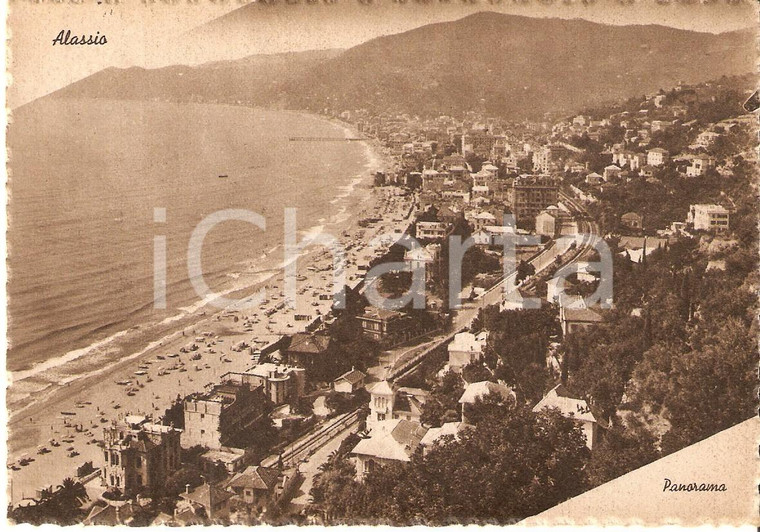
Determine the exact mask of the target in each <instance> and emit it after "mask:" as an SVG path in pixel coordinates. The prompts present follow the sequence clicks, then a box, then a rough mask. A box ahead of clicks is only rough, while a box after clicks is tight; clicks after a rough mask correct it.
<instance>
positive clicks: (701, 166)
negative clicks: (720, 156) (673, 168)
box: [686, 155, 715, 177]
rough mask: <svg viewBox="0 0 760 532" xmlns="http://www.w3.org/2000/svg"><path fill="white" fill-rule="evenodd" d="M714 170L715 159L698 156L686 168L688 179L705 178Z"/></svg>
mask: <svg viewBox="0 0 760 532" xmlns="http://www.w3.org/2000/svg"><path fill="white" fill-rule="evenodd" d="M712 168H715V157H711V156H709V155H697V156H695V157H694V158H693V159H692V160H691V162H690V163H689V166H687V167H686V175H687V176H688V177H699V176H703V175H705V173H707V171H708V170H710V169H712Z"/></svg>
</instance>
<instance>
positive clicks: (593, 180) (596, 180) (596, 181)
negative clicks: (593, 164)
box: [586, 172, 604, 186]
mask: <svg viewBox="0 0 760 532" xmlns="http://www.w3.org/2000/svg"><path fill="white" fill-rule="evenodd" d="M603 181H604V178H603V177H602V176H601V175H600V174H597V173H596V172H591V173H590V174H588V175H587V176H586V184H587V185H591V186H597V185H601V184H602V182H603Z"/></svg>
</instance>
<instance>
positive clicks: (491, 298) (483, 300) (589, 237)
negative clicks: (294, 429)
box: [261, 192, 598, 467]
mask: <svg viewBox="0 0 760 532" xmlns="http://www.w3.org/2000/svg"><path fill="white" fill-rule="evenodd" d="M560 198H561V200H562V201H563V202H564V203H565V204H566V205H567V206H568V207H569V208H570V210H571V211H572V213H573V214H575V217H576V223H577V230H576V236H577V237H578V239H577V240H576V246H575V247H574V248H572V247H569V248H567V249H565V250H559V249H558V248H557V244H556V243H555V244H554V245H553V246H550V247H548V248H546V249H544V250H543V251H541V252H539V253H538V254H536V255H535V256H534V257H533V258H532V259H531V261H530V263H531V264H533V265H534V266H535V267H536V274H535V275H534V276H532V277H531V279H529V280H527V281H526V282H524V283H522V284H521V285H520V288H523V289H527V290H530V289H532V288H535V284H536V281H537V279H538V274H539V273H541V272H542V271H544V270H546V269H548V267H549V266H551V265H553V264H555V261H556V258H557V257H560V264H559V265H558V267H559V268H561V267H564V266H566V265H568V264H572V263H573V262H575V261H578V260H579V259H580V258H581V257H582V256H583V254H584V253H586V252H587V251H588V250H590V249H592V247H593V244H594V241H595V239H596V238H597V236H596V235H597V234H598V227H597V225H596V223H595V222H593V221H589V220H588V219H587V216H588V213H587V212H586V211H585V209H584V208H583V206H582V205H581V204H580V203H578V202H577V201H576V200H575V199H574V198H572V197H571V196H569V195H568V194H566V193H564V192H560ZM516 276H517V272H511V273H510V274H508V275H506V276H505V277H504V278H502V279H501V280H500V281H499V282H498V283H496V285H494V286H493V287H491V288H490V289H489V290H488V291H487V292H486V293H485V294H483V296H481V297H480V298H478V299H477V300H476V301H475V304H474V305H472V306H468V307H465V308H462V309H460V310H459V311H457V316H456V318H455V322H454V332H450V333H448V334H445V335H443V336H441V337H440V338H439V339H437V340H436V341H435V342H433V343H431V344H430V345H429V346H427V348H426V349H425V350H424V351H422V352H421V353H419V354H417V355H415V356H414V357H413V358H411V359H410V360H406V361H404V362H403V363H402V364H401V365H399V366H398V367H394V368H391V370H390V372H389V373H388V374H387V379H388V380H390V381H397V380H399V379H402V378H403V377H405V376H407V375H409V374H411V373H413V372H414V371H415V370H416V369H417V368H418V367H419V365H420V363H421V362H422V361H423V360H424V359H425V358H426V357H427V356H428V355H429V354H430V353H432V352H433V351H434V350H435V349H437V348H439V347H441V346H442V345H444V344H445V343H447V342H449V341H450V340H451V339H452V338H453V337H454V335H455V334H456V333H458V332H461V331H463V330H466V329H467V327H469V325H470V324H471V323H472V320H473V319H475V317H476V316H477V313H478V311H479V310H480V309H481V308H484V307H486V306H489V305H493V304H498V303H500V302H501V298H502V290H503V287H504V283H507V282H509V283H512V284H513V285H514V281H515V278H516ZM358 422H359V409H358V408H357V409H355V410H352V411H351V412H348V413H346V414H343V415H341V416H338V417H337V418H335V419H333V420H330V421H329V422H327V423H326V424H325V425H324V426H321V427H318V428H317V429H313V430H312V431H311V432H308V433H307V434H305V435H304V436H302V437H301V438H299V439H298V440H296V441H295V442H294V443H293V444H291V445H289V446H287V447H286V448H285V449H284V450H283V452H282V453H280V454H278V455H271V456H269V457H268V458H266V459H264V461H262V462H261V465H263V466H265V467H272V466H275V465H277V463H278V462H279V461H280V460H282V462H283V463H291V464H292V463H296V462H299V461H301V460H303V459H304V458H307V457H308V456H310V455H311V454H313V453H314V452H315V451H316V450H317V449H319V448H320V447H322V446H323V445H325V443H327V442H328V441H329V440H330V439H331V438H333V437H334V436H335V435H337V434H339V433H340V432H343V431H344V430H346V429H347V428H349V427H351V426H352V425H354V424H358Z"/></svg>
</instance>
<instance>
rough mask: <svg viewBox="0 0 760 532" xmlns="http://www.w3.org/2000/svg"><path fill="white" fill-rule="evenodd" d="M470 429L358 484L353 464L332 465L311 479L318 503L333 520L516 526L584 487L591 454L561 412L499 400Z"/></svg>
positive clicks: (485, 404)
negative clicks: (509, 524)
mask: <svg viewBox="0 0 760 532" xmlns="http://www.w3.org/2000/svg"><path fill="white" fill-rule="evenodd" d="M494 401H495V399H494V398H490V399H489V400H488V401H484V402H483V403H481V404H480V405H477V404H476V405H475V407H476V408H479V409H480V410H481V414H482V415H480V416H477V417H478V418H479V419H478V422H477V424H476V425H475V426H474V427H473V428H472V429H466V430H464V431H463V432H461V433H460V434H459V436H458V438H457V439H456V440H454V439H453V438H451V437H446V438H447V439H448V441H447V443H446V444H445V445H441V446H436V447H434V448H433V449H432V450H431V451H430V452H429V453H427V454H426V455H424V456H423V455H422V454H421V453H417V454H415V455H414V456H413V457H412V459H411V461H410V462H408V463H401V462H399V463H396V464H393V465H389V466H387V467H381V468H378V469H376V470H375V471H373V472H372V473H370V474H369V476H368V478H367V479H366V481H365V482H364V483H359V482H357V481H356V480H355V479H354V477H355V473H356V472H355V469H354V466H353V464H352V463H350V462H349V461H347V460H345V459H338V460H335V461H333V462H330V463H328V465H327V466H326V467H325V469H324V471H323V472H322V473H320V474H319V475H318V476H317V477H316V478H315V481H314V488H313V489H312V492H311V493H312V497H313V505H312V507H311V508H310V510H311V511H312V512H313V513H318V514H320V515H322V517H323V518H324V519H325V520H326V521H327V522H328V523H330V524H339V523H343V522H350V523H352V524H357V523H388V524H394V525H402V524H403V525H410V524H429V525H445V524H451V523H511V522H515V521H516V520H519V519H522V518H525V517H527V516H530V515H533V514H535V513H538V512H540V511H542V510H544V509H546V508H549V507H551V506H553V505H555V504H557V503H559V502H561V501H562V500H564V499H566V498H568V497H570V496H573V495H575V494H577V493H579V492H580V491H582V490H583V489H584V488H585V478H584V473H583V468H584V465H585V464H586V463H587V459H588V449H587V448H586V445H585V442H584V440H583V436H582V434H581V432H580V429H579V428H578V427H576V426H575V425H574V424H573V422H572V421H570V420H568V419H566V418H564V417H562V416H560V415H559V414H558V413H556V412H541V413H533V412H531V411H530V409H528V408H525V407H522V406H516V405H515V404H514V403H511V404H509V405H504V404H497V403H495V402H494Z"/></svg>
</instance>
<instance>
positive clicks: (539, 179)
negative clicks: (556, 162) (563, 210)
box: [512, 175, 560, 222]
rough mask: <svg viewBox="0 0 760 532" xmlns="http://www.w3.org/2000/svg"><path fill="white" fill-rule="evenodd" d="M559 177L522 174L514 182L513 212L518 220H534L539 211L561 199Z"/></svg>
mask: <svg viewBox="0 0 760 532" xmlns="http://www.w3.org/2000/svg"><path fill="white" fill-rule="evenodd" d="M559 183H560V181H559V179H557V178H555V177H551V176H548V175H522V176H520V177H518V178H517V179H515V180H514V182H513V183H512V213H513V214H514V216H515V220H516V221H517V222H520V221H525V220H530V221H534V220H535V218H536V216H538V213H540V212H541V211H542V210H544V209H545V208H547V207H548V206H549V205H556V204H557V200H558V199H559Z"/></svg>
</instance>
